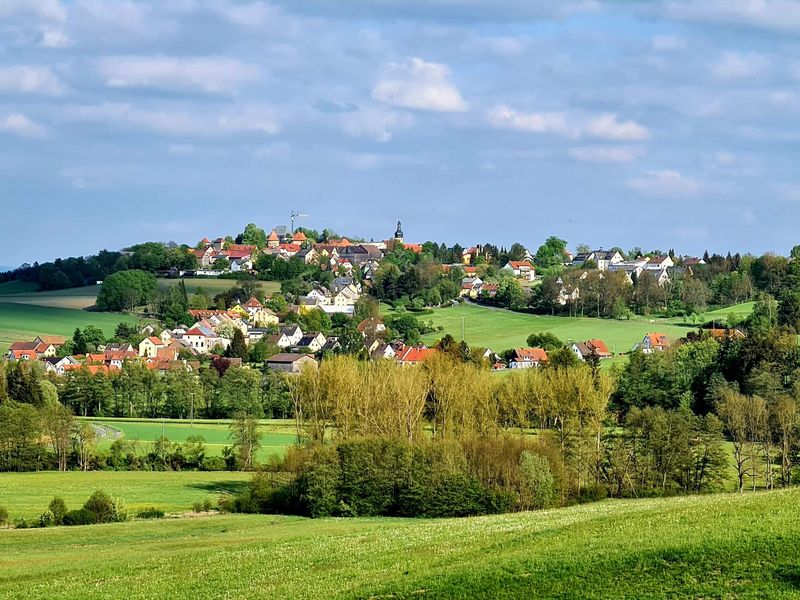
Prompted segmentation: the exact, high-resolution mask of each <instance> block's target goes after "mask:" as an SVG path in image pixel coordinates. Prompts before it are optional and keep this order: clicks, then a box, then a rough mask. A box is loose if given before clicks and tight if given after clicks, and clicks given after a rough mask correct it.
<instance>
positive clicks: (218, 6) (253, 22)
mask: <svg viewBox="0 0 800 600" xmlns="http://www.w3.org/2000/svg"><path fill="white" fill-rule="evenodd" d="M207 7H208V8H210V9H211V10H212V11H213V12H214V13H216V14H218V15H220V16H221V17H222V18H224V19H226V20H227V21H230V22H231V23H233V24H234V25H239V26H241V27H257V26H259V25H262V24H264V23H265V22H266V21H267V20H268V19H269V18H270V17H272V16H274V15H276V10H275V9H274V8H273V7H271V6H269V5H268V4H267V3H266V2H245V3H241V4H239V3H232V2H225V1H219V0H217V1H214V2H209V3H208V5H207Z"/></svg>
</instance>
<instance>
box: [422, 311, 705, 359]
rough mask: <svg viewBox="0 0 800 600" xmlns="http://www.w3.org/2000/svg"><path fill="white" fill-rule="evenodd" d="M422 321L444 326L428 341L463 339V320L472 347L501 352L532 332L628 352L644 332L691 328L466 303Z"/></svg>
mask: <svg viewBox="0 0 800 600" xmlns="http://www.w3.org/2000/svg"><path fill="white" fill-rule="evenodd" d="M418 318H419V319H420V320H421V321H425V322H428V321H431V322H432V323H433V326H434V327H437V328H438V327H443V328H444V329H443V331H435V332H433V333H429V334H426V335H424V336H423V337H422V339H423V341H424V342H425V343H426V344H432V343H434V342H436V340H438V339H439V338H441V337H442V336H443V335H445V334H447V333H449V334H450V335H452V336H453V337H454V338H455V339H457V340H460V339H461V326H462V320H463V325H464V339H465V341H466V342H467V343H468V344H469V345H470V346H481V347H484V348H491V349H492V350H494V351H495V352H500V351H502V350H506V349H508V348H519V347H521V346H525V340H526V338H527V337H528V336H529V335H530V334H532V333H539V332H543V331H549V332H551V333H553V334H555V335H556V336H558V337H559V338H560V339H561V340H563V341H565V342H568V341H583V340H587V339H590V338H600V339H601V340H603V341H604V342H605V343H606V344H607V345H608V348H609V350H611V351H612V352H614V353H615V354H616V353H620V352H628V351H630V350H631V348H632V347H633V345H634V344H636V343H637V342H640V341H641V340H642V338H643V337H644V335H645V334H646V333H649V332H653V331H657V332H660V333H665V334H667V335H668V336H669V337H670V338H673V339H677V338H679V337H683V336H685V335H686V334H687V332H689V331H690V329H688V328H686V327H681V326H678V325H674V324H669V323H666V322H664V321H663V320H660V319H653V321H652V322H651V321H648V320H643V319H642V320H637V319H632V320H629V321H616V320H611V319H596V318H592V317H552V316H547V315H531V314H523V313H515V312H511V311H508V310H503V309H496V308H488V307H484V306H478V305H475V304H469V303H463V304H459V305H458V306H452V307H448V308H438V309H435V310H434V311H433V314H432V315H427V314H423V315H419V317H418Z"/></svg>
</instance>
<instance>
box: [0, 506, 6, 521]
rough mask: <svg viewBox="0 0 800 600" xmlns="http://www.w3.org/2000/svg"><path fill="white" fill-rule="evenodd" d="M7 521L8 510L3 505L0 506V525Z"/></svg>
mask: <svg viewBox="0 0 800 600" xmlns="http://www.w3.org/2000/svg"><path fill="white" fill-rule="evenodd" d="M7 523H8V510H7V509H6V507H5V506H0V525H6V524H7Z"/></svg>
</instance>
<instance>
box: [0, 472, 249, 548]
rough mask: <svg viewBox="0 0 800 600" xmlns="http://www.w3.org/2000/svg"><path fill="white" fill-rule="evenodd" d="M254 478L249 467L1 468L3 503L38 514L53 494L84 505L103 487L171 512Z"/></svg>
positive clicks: (24, 514) (13, 510)
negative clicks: (162, 469) (237, 470)
mask: <svg viewBox="0 0 800 600" xmlns="http://www.w3.org/2000/svg"><path fill="white" fill-rule="evenodd" d="M249 479H250V476H249V474H247V473H230V472H217V473H206V472H197V471H184V472H152V473H148V472H139V471H90V472H88V473H84V472H82V471H69V472H66V473H58V472H44V473H0V506H4V507H6V508H7V509H8V511H9V513H10V514H11V517H12V518H15V519H16V518H25V519H33V518H35V517H37V516H39V515H40V514H42V513H43V512H44V511H45V510H46V509H47V504H48V503H49V502H50V499H51V498H52V497H53V496H61V497H62V498H64V500H65V501H66V503H67V506H68V507H69V508H79V507H80V506H82V505H83V503H84V502H85V501H86V499H87V498H88V497H89V495H90V494H91V493H92V492H94V491H95V490H98V489H100V490H105V491H106V492H108V493H109V494H112V495H114V496H119V497H120V498H122V499H124V501H125V504H126V505H127V506H128V508H129V509H131V510H134V511H136V510H139V509H142V508H146V507H149V506H156V507H158V508H160V509H162V510H164V511H165V512H183V511H186V510H189V509H190V508H191V506H192V503H193V502H196V501H202V500H204V499H206V498H212V499H214V500H216V498H217V497H218V496H219V491H220V490H229V491H230V490H235V489H238V486H241V485H242V483H243V482H245V481H247V480H249ZM2 536H3V533H0V537H2Z"/></svg>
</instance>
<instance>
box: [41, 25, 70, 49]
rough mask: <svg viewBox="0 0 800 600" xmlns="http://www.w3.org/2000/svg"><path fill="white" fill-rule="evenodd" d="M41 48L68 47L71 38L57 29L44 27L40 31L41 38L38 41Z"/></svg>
mask: <svg viewBox="0 0 800 600" xmlns="http://www.w3.org/2000/svg"><path fill="white" fill-rule="evenodd" d="M39 46H40V47H42V48H69V47H70V46H72V40H70V39H69V36H67V34H66V33H64V32H63V31H59V30H58V29H45V30H44V31H43V32H42V39H41V41H40V42H39Z"/></svg>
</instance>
